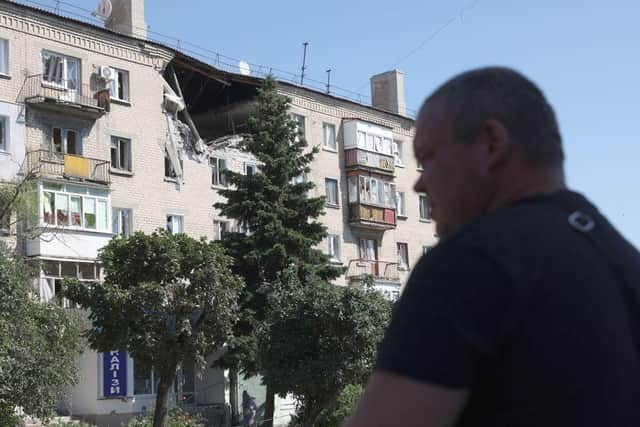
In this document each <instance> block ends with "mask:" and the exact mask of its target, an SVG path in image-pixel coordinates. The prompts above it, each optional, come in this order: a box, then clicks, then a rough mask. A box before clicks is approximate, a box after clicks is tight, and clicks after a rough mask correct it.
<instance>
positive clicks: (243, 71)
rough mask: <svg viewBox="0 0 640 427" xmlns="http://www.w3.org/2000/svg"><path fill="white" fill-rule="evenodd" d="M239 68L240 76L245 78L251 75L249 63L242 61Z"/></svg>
mask: <svg viewBox="0 0 640 427" xmlns="http://www.w3.org/2000/svg"><path fill="white" fill-rule="evenodd" d="M238 68H240V74H242V75H243V76H248V75H249V74H251V68H249V63H248V62H247V61H240V62H239V63H238Z"/></svg>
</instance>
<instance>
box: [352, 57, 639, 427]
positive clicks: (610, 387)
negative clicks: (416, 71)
mask: <svg viewBox="0 0 640 427" xmlns="http://www.w3.org/2000/svg"><path fill="white" fill-rule="evenodd" d="M414 149H415V154H416V157H417V159H418V161H419V162H420V163H421V164H422V166H423V169H424V171H423V173H422V175H421V177H420V179H419V180H418V182H417V183H416V188H415V189H416V191H417V192H424V193H426V194H427V197H428V200H429V203H430V208H431V210H432V218H433V219H434V220H435V221H436V223H437V230H438V234H439V235H440V236H441V238H442V240H441V242H440V243H439V244H438V245H437V246H436V247H435V248H434V249H433V250H432V251H430V252H429V253H428V254H427V255H425V256H424V257H423V258H422V259H421V260H420V262H419V263H418V264H417V265H416V267H415V269H414V271H413V273H412V275H411V278H410V279H409V281H408V283H407V285H406V287H405V291H404V293H403V295H402V297H401V299H400V301H399V302H398V304H397V306H396V309H395V311H394V315H393V319H392V321H391V325H390V326H389V329H388V330H387V333H386V336H385V339H384V341H383V343H382V344H381V347H380V351H379V354H378V360H377V365H376V369H375V371H374V373H373V375H372V377H371V379H370V382H369V384H368V385H367V388H366V390H365V393H364V396H363V398H362V399H361V401H360V403H359V404H358V408H357V410H356V412H355V414H354V415H353V416H352V418H351V419H350V420H349V423H348V426H349V427H364V426H367V427H370V426H381V427H386V426H402V427H410V426H427V427H445V426H465V427H466V426H490V427H501V426H504V427H520V426H544V427H554V426H558V427H560V426H562V427H569V426H580V427H583V426H594V427H595V426H597V427H605V426H611V427H627V426H628V427H637V426H640V337H639V336H638V333H639V331H640V298H639V296H640V254H639V253H638V251H637V250H636V249H635V248H633V246H631V245H630V244H629V243H628V242H627V241H626V240H625V239H624V238H623V237H622V236H621V235H620V234H619V233H618V232H617V231H616V230H615V229H614V228H613V227H612V226H611V225H610V224H609V223H608V222H607V220H606V219H605V218H604V217H603V216H602V215H601V214H600V213H599V212H598V210H597V209H596V208H595V207H594V206H593V205H592V204H591V203H590V202H588V201H587V200H586V199H585V198H584V197H582V196H581V195H579V194H577V193H574V192H571V191H568V190H567V189H566V188H565V183H564V173H563V166H562V165H563V160H564V155H563V151H562V144H561V137H560V133H559V130H558V125H557V122H556V119H555V115H554V113H553V110H552V108H551V106H550V105H549V104H548V102H547V101H546V99H545V97H544V95H543V94H542V92H541V91H540V90H539V89H538V88H537V87H536V86H535V85H534V84H533V83H532V82H531V81H529V80H528V79H527V78H526V77H524V76H522V75H521V74H519V73H517V72H515V71H513V70H510V69H506V68H500V67H491V68H483V69H478V70H472V71H469V72H466V73H463V74H461V75H459V76H457V77H454V78H453V79H451V80H450V81H448V82H446V83H445V84H444V85H443V86H441V87H440V88H439V89H438V90H436V92H434V94H433V95H431V96H430V97H429V98H428V99H427V101H426V102H425V104H424V106H423V108H422V110H421V112H420V115H419V117H418V120H417V123H416V137H415V141H414ZM576 213H579V214H580V216H579V217H576V216H575V214H576Z"/></svg>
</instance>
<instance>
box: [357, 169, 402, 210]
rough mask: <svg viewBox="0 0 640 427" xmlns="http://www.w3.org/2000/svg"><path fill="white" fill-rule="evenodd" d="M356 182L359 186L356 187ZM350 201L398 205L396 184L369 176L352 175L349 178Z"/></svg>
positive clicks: (389, 205)
mask: <svg viewBox="0 0 640 427" xmlns="http://www.w3.org/2000/svg"><path fill="white" fill-rule="evenodd" d="M356 183H357V185H358V186H359V188H356ZM348 188H349V203H363V204H373V205H381V206H384V207H388V208H391V209H393V208H395V207H396V199H395V194H396V185H395V184H392V183H390V182H388V181H385V180H381V179H378V178H372V177H369V176H355V175H352V176H350V177H349V180H348Z"/></svg>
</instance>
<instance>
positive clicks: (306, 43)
mask: <svg viewBox="0 0 640 427" xmlns="http://www.w3.org/2000/svg"><path fill="white" fill-rule="evenodd" d="M302 45H303V46H304V54H303V56H302V76H300V86H302V85H304V70H306V69H307V46H309V42H304V43H302Z"/></svg>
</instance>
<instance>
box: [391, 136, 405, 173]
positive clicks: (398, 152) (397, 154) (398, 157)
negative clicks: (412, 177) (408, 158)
mask: <svg viewBox="0 0 640 427" xmlns="http://www.w3.org/2000/svg"><path fill="white" fill-rule="evenodd" d="M402 144H403V142H402V141H393V143H392V150H391V151H392V152H393V158H394V161H395V165H396V166H398V167H400V168H403V167H404V161H403V160H402V157H403V152H402V151H403V147H402Z"/></svg>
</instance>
